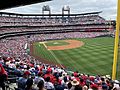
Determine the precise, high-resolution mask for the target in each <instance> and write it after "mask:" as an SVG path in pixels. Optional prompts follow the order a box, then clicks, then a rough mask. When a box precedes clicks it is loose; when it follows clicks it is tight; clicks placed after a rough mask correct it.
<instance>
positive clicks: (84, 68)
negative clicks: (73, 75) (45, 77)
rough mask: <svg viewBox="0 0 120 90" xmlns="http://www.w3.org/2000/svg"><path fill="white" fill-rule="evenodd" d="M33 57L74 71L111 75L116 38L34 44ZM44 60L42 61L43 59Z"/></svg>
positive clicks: (75, 39) (52, 41) (50, 41)
mask: <svg viewBox="0 0 120 90" xmlns="http://www.w3.org/2000/svg"><path fill="white" fill-rule="evenodd" d="M32 45H33V51H32V53H33V55H34V56H35V57H40V58H43V59H45V60H47V61H48V62H52V63H54V64H59V65H61V66H63V67H66V68H67V69H69V70H72V71H76V70H77V71H79V72H80V73H86V74H92V75H96V74H99V75H108V74H109V75H111V73H112V62H113V53H114V51H113V49H114V38H112V37H99V38H82V39H77V38H74V39H65V40H49V41H44V42H34V43H33V44H32ZM41 60H42V59H41Z"/></svg>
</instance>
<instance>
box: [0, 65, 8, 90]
mask: <svg viewBox="0 0 120 90" xmlns="http://www.w3.org/2000/svg"><path fill="white" fill-rule="evenodd" d="M6 80H7V72H6V71H5V69H4V68H3V66H2V64H0V87H2V90H5V81H6Z"/></svg>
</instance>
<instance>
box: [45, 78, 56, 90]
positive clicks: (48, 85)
mask: <svg viewBox="0 0 120 90" xmlns="http://www.w3.org/2000/svg"><path fill="white" fill-rule="evenodd" d="M45 81H46V82H45V88H46V89H47V90H54V85H53V84H52V83H51V82H50V77H46V79H45Z"/></svg>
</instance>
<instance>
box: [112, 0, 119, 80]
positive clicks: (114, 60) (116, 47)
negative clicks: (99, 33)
mask: <svg viewBox="0 0 120 90" xmlns="http://www.w3.org/2000/svg"><path fill="white" fill-rule="evenodd" d="M117 7H118V8H117V18H116V19H117V20H116V33H115V46H114V59H113V68H112V80H115V79H116V71H117V70H116V69H117V61H118V46H119V31H120V0H118V4H117Z"/></svg>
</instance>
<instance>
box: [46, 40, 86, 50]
mask: <svg viewBox="0 0 120 90" xmlns="http://www.w3.org/2000/svg"><path fill="white" fill-rule="evenodd" d="M63 41H64V42H67V43H69V44H68V45H62V46H47V49H48V50H65V49H72V48H78V47H81V46H83V45H84V43H83V42H82V41H79V40H63Z"/></svg>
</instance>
